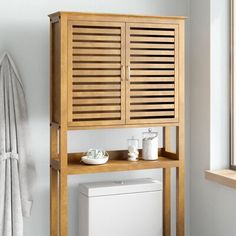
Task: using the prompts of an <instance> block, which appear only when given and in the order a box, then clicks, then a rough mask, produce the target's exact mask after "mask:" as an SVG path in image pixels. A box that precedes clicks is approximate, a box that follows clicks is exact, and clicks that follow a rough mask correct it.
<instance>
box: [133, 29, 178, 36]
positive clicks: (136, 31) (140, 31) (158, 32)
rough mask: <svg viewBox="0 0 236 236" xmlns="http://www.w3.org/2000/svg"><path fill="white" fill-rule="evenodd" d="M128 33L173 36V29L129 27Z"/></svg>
mask: <svg viewBox="0 0 236 236" xmlns="http://www.w3.org/2000/svg"><path fill="white" fill-rule="evenodd" d="M130 34H131V36H132V35H155V36H156V35H166V36H174V35H175V32H174V31H165V30H139V29H130Z"/></svg>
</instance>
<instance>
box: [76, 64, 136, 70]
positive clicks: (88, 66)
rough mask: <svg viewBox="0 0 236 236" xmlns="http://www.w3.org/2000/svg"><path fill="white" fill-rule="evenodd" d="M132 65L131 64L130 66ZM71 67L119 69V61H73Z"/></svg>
mask: <svg viewBox="0 0 236 236" xmlns="http://www.w3.org/2000/svg"><path fill="white" fill-rule="evenodd" d="M132 67H133V66H132ZM73 68H76V69H77V68H78V69H90V68H91V69H120V68H121V66H120V64H119V63H73Z"/></svg>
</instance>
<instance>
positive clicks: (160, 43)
mask: <svg viewBox="0 0 236 236" xmlns="http://www.w3.org/2000/svg"><path fill="white" fill-rule="evenodd" d="M126 45H127V49H126V69H127V73H126V92H127V94H126V123H127V124H137V123H139V124H144V123H152V122H154V123H158V122H176V121H177V120H178V66H179V65H178V55H179V54H178V27H177V25H175V24H141V23H127V24H126ZM167 100H168V101H167Z"/></svg>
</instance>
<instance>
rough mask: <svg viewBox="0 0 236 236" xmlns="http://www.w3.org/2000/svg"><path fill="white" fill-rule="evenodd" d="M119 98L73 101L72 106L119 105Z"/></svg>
mask: <svg viewBox="0 0 236 236" xmlns="http://www.w3.org/2000/svg"><path fill="white" fill-rule="evenodd" d="M120 103H121V100H120V98H99V99H93V98H92V99H91V98H87V99H73V105H78V104H80V105H86V104H120Z"/></svg>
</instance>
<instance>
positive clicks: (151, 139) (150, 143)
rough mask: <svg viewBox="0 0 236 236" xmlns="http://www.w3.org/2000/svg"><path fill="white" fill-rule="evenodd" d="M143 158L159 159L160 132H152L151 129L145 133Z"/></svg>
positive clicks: (148, 159)
mask: <svg viewBox="0 0 236 236" xmlns="http://www.w3.org/2000/svg"><path fill="white" fill-rule="evenodd" d="M142 159H144V160H147V161H153V160H157V159H158V133H157V132H152V130H151V129H149V130H148V132H144V133H143V151H142Z"/></svg>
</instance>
